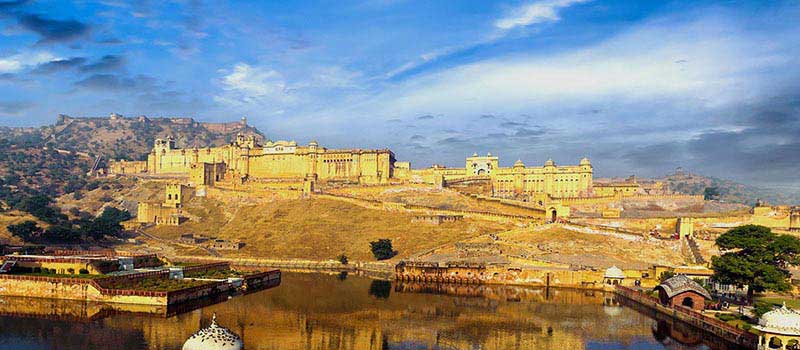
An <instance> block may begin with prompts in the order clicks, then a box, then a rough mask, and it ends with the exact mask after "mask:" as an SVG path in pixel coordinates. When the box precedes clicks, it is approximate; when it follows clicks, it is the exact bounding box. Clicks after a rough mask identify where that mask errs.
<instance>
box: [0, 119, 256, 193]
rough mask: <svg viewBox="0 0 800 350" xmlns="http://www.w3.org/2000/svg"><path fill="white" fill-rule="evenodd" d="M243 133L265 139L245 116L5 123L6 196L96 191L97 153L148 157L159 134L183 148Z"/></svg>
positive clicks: (0, 136) (1, 160)
mask: <svg viewBox="0 0 800 350" xmlns="http://www.w3.org/2000/svg"><path fill="white" fill-rule="evenodd" d="M238 133H242V134H245V135H258V136H259V137H262V138H263V135H262V134H261V133H260V132H259V131H258V130H257V129H256V128H254V127H251V126H248V125H247V123H246V120H244V119H243V120H241V121H236V122H231V123H202V122H198V121H195V120H194V119H191V118H148V117H145V116H140V117H136V118H125V117H123V116H120V115H117V114H112V115H111V116H109V117H108V118H72V117H69V116H65V115H60V116H59V117H58V120H57V121H56V123H55V124H54V125H48V126H43V127H39V128H11V127H2V126H0V200H3V201H5V202H9V201H14V198H12V197H20V196H22V195H25V194H29V195H30V194H36V193H41V194H45V195H47V196H49V197H52V198H55V197H58V196H61V195H63V194H65V193H72V192H74V191H80V190H83V189H86V190H92V189H94V188H96V184H95V183H94V182H95V181H93V180H91V179H89V178H87V177H86V173H87V172H88V171H89V169H91V167H92V165H93V163H94V160H95V157H97V156H102V157H103V159H104V160H108V159H127V160H139V159H145V158H146V157H147V153H149V152H150V150H151V149H152V146H153V141H154V140H155V139H156V138H162V137H167V136H173V137H175V138H176V141H177V144H178V146H179V147H193V146H209V145H221V144H225V143H228V142H231V141H232V140H233V139H234V138H235V137H236V134H238ZM87 187H88V188H87Z"/></svg>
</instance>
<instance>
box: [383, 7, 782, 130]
mask: <svg viewBox="0 0 800 350" xmlns="http://www.w3.org/2000/svg"><path fill="white" fill-rule="evenodd" d="M762 41H763V38H758V37H754V36H752V35H747V34H746V33H743V32H741V31H738V30H736V29H735V28H732V27H730V24H728V23H724V22H720V21H715V20H710V21H701V22H696V23H675V22H670V21H666V22H663V23H662V22H652V23H646V24H644V25H642V26H639V27H637V28H635V29H634V30H632V31H629V32H627V33H623V34H621V35H619V36H616V37H613V38H611V39H609V40H607V41H605V42H601V43H598V44H597V45H595V46H591V47H588V48H581V49H577V50H574V51H567V52H565V53H558V54H549V55H548V54H545V55H518V56H506V57H498V58H494V59H490V60H483V61H480V62H476V63H471V64H466V65H461V66H457V67H454V68H450V69H447V70H444V71H440V72H436V73H431V74H427V75H421V76H419V77H415V78H413V79H411V80H409V81H408V82H406V83H404V84H402V85H400V86H398V87H397V88H395V89H392V90H390V91H387V92H386V93H385V94H384V95H383V96H380V97H379V98H378V99H379V100H380V101H381V102H380V103H381V104H383V108H385V107H388V106H391V107H392V108H393V110H395V112H396V113H402V112H404V111H409V112H411V114H412V115H413V113H423V112H425V111H432V110H433V111H437V112H441V113H469V112H471V111H475V110H476V108H477V109H480V110H486V112H488V113H491V112H496V111H498V110H509V109H525V108H531V107H534V106H539V107H537V108H541V106H542V104H550V105H554V106H555V105H560V106H563V105H564V103H568V102H569V101H573V102H575V101H608V100H614V101H616V102H619V101H631V100H639V101H643V100H647V99H661V98H668V97H675V98H690V99H691V100H703V101H706V102H705V103H706V105H707V106H711V105H714V104H723V103H727V102H736V101H738V100H739V99H741V98H744V97H747V96H748V94H750V93H753V92H758V91H760V89H758V87H759V86H758V84H759V83H760V82H762V81H764V79H763V77H759V76H758V74H760V73H759V72H761V71H765V70H767V71H768V70H769V69H775V68H777V67H781V66H782V65H785V64H787V63H788V62H787V61H786V59H785V57H786V56H785V54H783V53H781V52H780V51H781V50H783V49H785V47H784V48H781V47H780V45H779V44H778V43H775V44H774V45H770V46H765V45H763V44H762ZM745 53H746V54H745Z"/></svg>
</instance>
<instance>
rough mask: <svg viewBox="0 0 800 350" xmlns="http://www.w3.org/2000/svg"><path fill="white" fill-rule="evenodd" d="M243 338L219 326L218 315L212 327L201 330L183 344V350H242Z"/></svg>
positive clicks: (212, 318) (213, 320) (215, 315)
mask: <svg viewBox="0 0 800 350" xmlns="http://www.w3.org/2000/svg"><path fill="white" fill-rule="evenodd" d="M242 346H243V345H242V338H239V336H238V335H236V333H233V332H231V331H230V330H229V329H227V328H225V327H220V326H218V325H217V314H214V316H213V317H211V325H209V326H208V327H206V328H203V329H201V330H199V331H198V332H197V333H195V334H193V335H192V336H191V337H189V339H186V342H185V343H183V350H242Z"/></svg>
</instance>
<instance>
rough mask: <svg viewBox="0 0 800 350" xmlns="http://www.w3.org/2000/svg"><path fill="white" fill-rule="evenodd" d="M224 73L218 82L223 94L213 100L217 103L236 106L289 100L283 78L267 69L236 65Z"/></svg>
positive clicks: (289, 96) (244, 64) (243, 64)
mask: <svg viewBox="0 0 800 350" xmlns="http://www.w3.org/2000/svg"><path fill="white" fill-rule="evenodd" d="M224 73H225V74H226V75H225V76H224V77H222V79H221V81H220V85H221V87H222V90H223V93H222V94H219V95H217V96H215V98H214V99H215V100H216V101H217V102H222V103H226V104H234V105H236V104H251V103H262V102H274V101H282V102H285V101H288V100H290V99H291V95H290V93H289V90H288V89H287V87H286V82H285V81H284V78H283V76H282V75H281V74H280V73H279V72H278V71H276V70H274V69H271V68H269V67H259V66H251V65H249V64H246V63H238V64H236V65H235V66H234V67H233V69H232V70H231V71H228V72H224Z"/></svg>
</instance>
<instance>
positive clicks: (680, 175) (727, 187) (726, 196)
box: [655, 169, 800, 205]
mask: <svg viewBox="0 0 800 350" xmlns="http://www.w3.org/2000/svg"><path fill="white" fill-rule="evenodd" d="M655 180H657V181H664V182H666V183H667V184H669V188H670V189H671V190H672V191H675V192H678V193H684V194H700V195H702V194H703V193H704V192H705V190H706V188H716V189H717V191H718V192H719V200H721V201H725V202H732V203H741V204H746V205H753V204H754V203H755V202H756V200H758V199H761V200H764V201H767V202H770V203H773V204H800V194H798V193H787V192H780V191H777V190H772V189H766V188H759V187H755V186H750V185H745V184H741V183H738V182H734V181H731V180H724V179H718V178H715V177H709V176H703V175H698V174H692V173H690V172H686V171H683V170H680V169H679V170H678V171H676V172H675V173H673V174H669V175H666V176H664V177H661V178H658V179H655Z"/></svg>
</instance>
